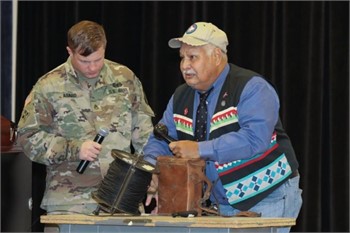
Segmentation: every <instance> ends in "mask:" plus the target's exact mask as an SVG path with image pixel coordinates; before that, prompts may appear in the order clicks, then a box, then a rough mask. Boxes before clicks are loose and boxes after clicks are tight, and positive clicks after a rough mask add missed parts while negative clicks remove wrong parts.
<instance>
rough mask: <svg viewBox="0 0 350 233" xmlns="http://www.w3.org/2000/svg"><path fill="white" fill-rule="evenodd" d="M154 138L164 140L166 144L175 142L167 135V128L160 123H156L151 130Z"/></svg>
mask: <svg viewBox="0 0 350 233" xmlns="http://www.w3.org/2000/svg"><path fill="white" fill-rule="evenodd" d="M153 133H154V136H155V137H156V138H157V139H159V140H164V141H166V142H167V143H168V144H169V143H171V142H174V141H176V140H175V139H174V138H172V137H170V136H169V135H168V128H167V127H166V126H165V125H163V124H162V123H158V124H157V125H156V126H154V129H153Z"/></svg>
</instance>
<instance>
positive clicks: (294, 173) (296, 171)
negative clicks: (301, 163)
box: [289, 169, 299, 179]
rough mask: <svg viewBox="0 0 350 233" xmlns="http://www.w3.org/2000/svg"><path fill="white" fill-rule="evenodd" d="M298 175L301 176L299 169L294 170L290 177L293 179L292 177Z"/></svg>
mask: <svg viewBox="0 0 350 233" xmlns="http://www.w3.org/2000/svg"><path fill="white" fill-rule="evenodd" d="M297 176H299V171H298V169H297V170H295V171H294V172H292V174H291V175H290V176H289V179H292V178H294V177H297Z"/></svg>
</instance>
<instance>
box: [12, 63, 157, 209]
mask: <svg viewBox="0 0 350 233" xmlns="http://www.w3.org/2000/svg"><path fill="white" fill-rule="evenodd" d="M104 63H105V64H104V67H103V69H102V70H101V73H100V76H99V78H98V81H97V83H96V84H95V85H94V86H91V85H90V84H88V83H87V82H86V81H80V79H79V78H78V77H77V75H76V73H75V71H74V69H73V67H72V65H71V62H70V59H69V58H68V60H67V62H65V63H64V64H62V65H60V66H58V67H56V68H55V69H53V70H52V71H50V72H48V73H47V74H45V75H44V76H43V77H41V78H40V79H39V80H38V82H37V83H36V84H35V86H34V87H33V89H32V91H31V93H30V95H29V96H28V98H27V100H26V104H25V107H24V109H23V111H22V116H21V119H20V121H19V124H18V125H19V131H18V142H19V143H20V145H21V146H22V148H23V151H24V153H25V154H26V155H27V156H28V157H29V158H30V159H31V160H32V161H34V162H37V163H41V164H45V165H46V166H47V177H46V190H45V194H44V198H43V200H42V203H41V208H43V209H46V208H47V206H48V205H57V206H61V205H65V206H70V205H81V204H83V203H86V204H89V203H95V201H94V200H93V199H92V198H91V191H94V190H96V189H97V187H98V184H99V183H100V182H101V180H102V179H103V175H105V174H106V172H107V170H108V165H109V163H110V162H112V161H113V157H112V156H111V149H120V150H124V151H127V152H130V143H132V145H133V147H134V148H135V152H136V153H142V149H143V146H144V145H145V144H146V142H147V140H148V136H149V134H150V133H151V132H152V130H153V125H152V121H151V117H152V116H154V113H153V111H152V109H151V108H150V106H149V105H148V104H147V101H146V98H145V96H144V92H143V88H142V84H141V82H140V81H139V79H138V78H137V77H136V76H135V74H134V73H133V72H132V71H131V70H130V69H128V68H127V67H126V66H123V65H120V64H118V63H115V62H112V61H109V60H107V59H105V62H104ZM102 126H105V127H107V128H108V129H109V134H108V135H107V136H106V137H105V139H104V141H103V142H102V151H101V153H100V154H99V158H98V160H96V161H94V162H90V164H89V167H87V169H86V170H85V172H84V173H83V174H78V173H77V172H76V171H75V170H76V168H77V166H78V164H79V162H80V159H79V150H80V146H81V144H82V143H83V142H84V141H85V140H87V139H90V140H93V139H94V137H95V136H96V134H97V132H98V131H99V128H100V127H102Z"/></svg>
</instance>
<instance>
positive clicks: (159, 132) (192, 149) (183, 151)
mask: <svg viewBox="0 0 350 233" xmlns="http://www.w3.org/2000/svg"><path fill="white" fill-rule="evenodd" d="M153 133H154V137H155V138H157V139H158V140H164V141H166V142H167V143H168V144H170V145H169V148H170V150H171V152H172V153H173V155H174V156H175V157H177V158H188V159H196V158H200V156H199V150H198V143H197V142H196V141H190V140H180V141H178V140H176V139H174V138H172V137H171V136H169V135H168V128H167V127H166V126H165V125H164V124H162V123H158V124H157V125H156V126H154V129H153ZM172 142H176V143H172Z"/></svg>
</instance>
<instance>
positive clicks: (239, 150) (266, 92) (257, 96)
mask: <svg viewBox="0 0 350 233" xmlns="http://www.w3.org/2000/svg"><path fill="white" fill-rule="evenodd" d="M237 111H238V123H239V125H240V130H239V131H237V132H231V133H228V134H225V135H222V136H220V137H218V138H216V139H214V140H210V141H203V142H200V143H199V154H200V156H201V157H202V158H203V159H205V160H211V161H218V162H219V163H225V162H230V161H234V160H238V159H248V158H250V157H252V156H254V155H255V154H257V153H261V152H263V151H265V150H266V149H267V148H268V146H269V144H270V141H271V136H272V133H273V131H274V128H275V125H276V123H277V121H278V116H279V99H278V96H277V93H276V91H275V89H274V88H273V87H272V86H271V85H270V84H269V83H268V82H267V81H266V80H264V79H262V78H260V77H253V78H252V79H251V80H250V81H249V82H248V83H247V84H246V86H245V88H244V90H243V91H242V94H241V98H240V101H239V103H238V105H237Z"/></svg>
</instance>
